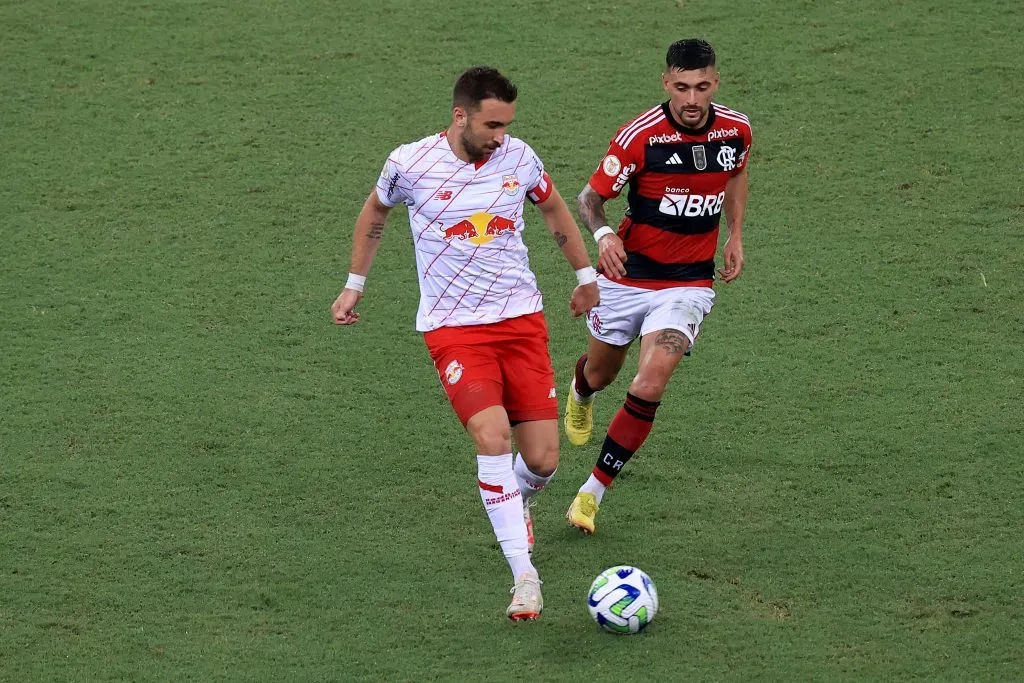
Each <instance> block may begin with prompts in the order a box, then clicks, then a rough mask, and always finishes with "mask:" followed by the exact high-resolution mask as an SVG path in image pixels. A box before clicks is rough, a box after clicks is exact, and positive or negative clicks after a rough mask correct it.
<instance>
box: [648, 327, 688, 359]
mask: <svg viewBox="0 0 1024 683" xmlns="http://www.w3.org/2000/svg"><path fill="white" fill-rule="evenodd" d="M654 343H655V344H657V345H658V346H660V347H661V348H663V349H665V350H666V351H668V352H669V353H677V354H679V355H682V354H684V353H686V349H687V348H688V347H689V345H690V340H689V339H687V338H686V335H685V334H683V333H682V332H680V331H678V330H662V331H661V332H659V333H658V336H657V337H655V338H654Z"/></svg>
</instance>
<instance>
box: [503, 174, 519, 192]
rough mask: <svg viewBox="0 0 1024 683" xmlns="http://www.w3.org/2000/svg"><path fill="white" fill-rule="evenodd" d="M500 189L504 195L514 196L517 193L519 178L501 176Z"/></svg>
mask: <svg viewBox="0 0 1024 683" xmlns="http://www.w3.org/2000/svg"><path fill="white" fill-rule="evenodd" d="M501 189H503V190H505V193H506V194H510V195H513V196H515V194H516V193H517V192H519V178H518V177H516V176H515V175H505V176H502V177H501Z"/></svg>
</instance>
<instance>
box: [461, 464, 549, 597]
mask: <svg viewBox="0 0 1024 683" xmlns="http://www.w3.org/2000/svg"><path fill="white" fill-rule="evenodd" d="M476 471H477V483H478V485H479V487H480V498H481V499H482V500H483V501H484V509H485V510H486V511H487V516H488V517H489V518H490V520H491V526H492V527H494V535H495V536H496V537H497V539H498V543H499V544H500V545H501V550H502V552H504V553H505V559H506V560H508V565H509V567H511V569H512V579H513V580H516V579H518V578H519V577H520V576H522V575H523V574H527V573H530V574H536V573H537V570H536V569H534V567H533V563H532V562H530V553H529V549H528V547H527V543H526V521H525V520H524V519H523V498H522V493H521V492H520V491H519V484H518V482H516V475H515V472H513V471H512V454H511V453H506V454H505V455H478V456H476Z"/></svg>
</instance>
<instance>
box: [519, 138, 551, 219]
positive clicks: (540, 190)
mask: <svg viewBox="0 0 1024 683" xmlns="http://www.w3.org/2000/svg"><path fill="white" fill-rule="evenodd" d="M525 164H526V167H527V168H528V169H529V175H528V177H527V179H526V188H527V189H526V197H527V198H528V199H529V200H530V201H531V202H533V203H534V204H543V203H544V202H546V201H547V200H548V198H549V197H550V196H551V193H552V192H553V191H554V189H555V186H554V185H553V184H552V183H551V176H549V175H548V172H547V171H545V170H544V162H543V161H541V160H540V157H539V156H537V153H536V152H534V151H533V148H531V147H530V146H529V145H527V146H526V160H525Z"/></svg>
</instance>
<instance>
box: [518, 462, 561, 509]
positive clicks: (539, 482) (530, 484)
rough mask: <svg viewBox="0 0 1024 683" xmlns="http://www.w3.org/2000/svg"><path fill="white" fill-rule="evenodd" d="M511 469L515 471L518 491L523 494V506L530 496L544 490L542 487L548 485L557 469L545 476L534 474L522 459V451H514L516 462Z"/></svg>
mask: <svg viewBox="0 0 1024 683" xmlns="http://www.w3.org/2000/svg"><path fill="white" fill-rule="evenodd" d="M512 469H513V471H514V472H515V473H516V481H517V482H518V483H519V491H520V492H521V493H522V494H523V506H524V507H525V506H526V504H527V503H529V502H530V499H531V498H533V497H534V496H535V495H536V494H538V493H540V492H541V491H543V490H544V487H545V486H547V485H548V483H549V482H550V481H551V478H552V477H554V476H555V472H557V471H558V470H555V472H552V473H551V474H549V475H548V476H546V477H542V476H540V475H539V474H534V473H533V472H532V471H531V470H530V468H529V467H527V466H526V461H525V460H523V454H522V453H516V463H515V465H514V466H513V468H512Z"/></svg>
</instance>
